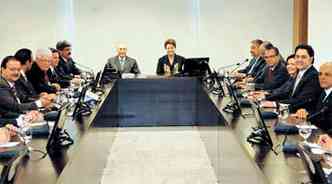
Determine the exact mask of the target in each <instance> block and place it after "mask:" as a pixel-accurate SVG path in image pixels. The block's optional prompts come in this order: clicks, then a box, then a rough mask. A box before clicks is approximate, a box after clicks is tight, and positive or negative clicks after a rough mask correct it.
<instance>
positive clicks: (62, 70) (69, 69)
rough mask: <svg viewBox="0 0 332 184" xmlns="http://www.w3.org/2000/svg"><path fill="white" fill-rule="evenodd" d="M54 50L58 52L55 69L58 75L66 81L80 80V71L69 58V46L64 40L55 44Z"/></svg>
mask: <svg viewBox="0 0 332 184" xmlns="http://www.w3.org/2000/svg"><path fill="white" fill-rule="evenodd" d="M56 49H57V50H58V51H59V52H60V62H59V64H58V66H57V67H56V69H57V71H58V72H59V75H60V76H61V77H62V78H63V79H66V80H71V79H73V78H80V74H81V71H80V70H79V69H78V68H77V67H76V65H75V62H74V60H73V59H72V57H71V44H70V43H69V42H68V41H66V40H64V41H59V42H58V43H57V44H56Z"/></svg>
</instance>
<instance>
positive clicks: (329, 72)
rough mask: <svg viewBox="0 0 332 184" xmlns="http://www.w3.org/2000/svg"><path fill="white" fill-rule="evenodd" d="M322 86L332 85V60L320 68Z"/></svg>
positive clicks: (329, 86) (326, 87)
mask: <svg viewBox="0 0 332 184" xmlns="http://www.w3.org/2000/svg"><path fill="white" fill-rule="evenodd" d="M319 83H320V87H321V88H324V89H328V88H331V87H332V61H329V62H326V63H324V64H322V65H321V66H320V68H319Z"/></svg>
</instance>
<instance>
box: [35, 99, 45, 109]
mask: <svg viewBox="0 0 332 184" xmlns="http://www.w3.org/2000/svg"><path fill="white" fill-rule="evenodd" d="M35 103H36V105H37V107H38V108H42V107H43V104H42V102H41V101H40V100H37V101H35Z"/></svg>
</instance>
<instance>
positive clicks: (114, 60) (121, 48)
mask: <svg viewBox="0 0 332 184" xmlns="http://www.w3.org/2000/svg"><path fill="white" fill-rule="evenodd" d="M105 68H113V69H115V70H116V71H117V72H119V73H120V74H123V73H133V74H139V73H140V70H139V68H138V64H137V61H136V60H135V59H134V58H131V57H129V56H127V47H126V45H124V44H119V45H118V46H117V55H116V56H114V57H111V58H109V59H108V60H107V63H106V65H105Z"/></svg>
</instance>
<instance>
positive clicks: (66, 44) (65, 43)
mask: <svg viewBox="0 0 332 184" xmlns="http://www.w3.org/2000/svg"><path fill="white" fill-rule="evenodd" d="M66 47H71V44H70V43H69V42H68V41H66V40H63V41H58V43H56V49H58V50H63V49H65V48H66Z"/></svg>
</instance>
